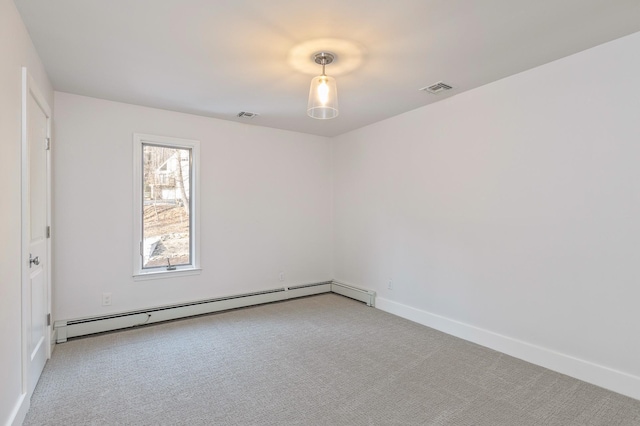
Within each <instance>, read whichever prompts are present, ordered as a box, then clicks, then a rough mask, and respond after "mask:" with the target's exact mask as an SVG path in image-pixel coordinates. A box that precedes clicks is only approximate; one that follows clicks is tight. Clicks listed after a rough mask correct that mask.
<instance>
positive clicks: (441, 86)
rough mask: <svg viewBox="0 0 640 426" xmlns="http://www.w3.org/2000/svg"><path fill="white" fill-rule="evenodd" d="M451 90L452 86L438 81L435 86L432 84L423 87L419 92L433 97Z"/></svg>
mask: <svg viewBox="0 0 640 426" xmlns="http://www.w3.org/2000/svg"><path fill="white" fill-rule="evenodd" d="M451 89H453V86H452V85H450V84H447V83H443V82H442V81H439V82H437V83H435V84H432V85H431V86H427V87H423V88H422V89H420V90H422V91H424V92H429V93H433V94H434V95H435V94H437V93H440V92H444V91H445V90H451Z"/></svg>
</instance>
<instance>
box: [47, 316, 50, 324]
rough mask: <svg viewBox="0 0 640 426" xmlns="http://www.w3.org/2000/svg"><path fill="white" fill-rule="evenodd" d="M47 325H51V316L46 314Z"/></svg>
mask: <svg viewBox="0 0 640 426" xmlns="http://www.w3.org/2000/svg"><path fill="white" fill-rule="evenodd" d="M47 325H51V314H47Z"/></svg>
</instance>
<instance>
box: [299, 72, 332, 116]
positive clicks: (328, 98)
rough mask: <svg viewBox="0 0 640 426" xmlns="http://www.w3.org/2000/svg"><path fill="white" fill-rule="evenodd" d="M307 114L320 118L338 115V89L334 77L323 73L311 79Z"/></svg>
mask: <svg viewBox="0 0 640 426" xmlns="http://www.w3.org/2000/svg"><path fill="white" fill-rule="evenodd" d="M307 114H308V115H309V117H312V118H318V119H320V120H327V119H329V118H335V117H337V116H338V90H337V88H336V79H335V78H333V77H329V76H327V75H324V74H323V75H319V76H317V77H314V78H313V80H311V88H310V89H309V103H308V105H307Z"/></svg>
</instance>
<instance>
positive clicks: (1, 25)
mask: <svg viewBox="0 0 640 426" xmlns="http://www.w3.org/2000/svg"><path fill="white" fill-rule="evenodd" d="M0 58H1V59H0V194H2V197H1V198H0V336H2V343H1V344H0V365H1V366H2V368H0V424H6V423H8V422H11V421H13V420H14V419H15V418H16V416H18V419H19V416H20V415H24V411H22V412H21V413H18V412H17V411H18V410H19V409H21V408H22V409H23V410H24V407H26V406H27V405H28V401H22V402H24V404H23V403H22V402H21V395H22V385H21V365H22V364H21V361H20V357H21V353H22V352H21V337H20V336H21V305H22V302H21V296H20V288H21V284H20V279H21V276H20V274H21V267H20V265H21V260H20V254H21V249H20V246H21V236H20V221H21V211H20V204H21V201H20V200H21V198H20V197H21V189H20V175H21V171H20V170H21V169H20V161H21V160H20V146H21V142H20V140H21V130H20V127H21V115H20V114H21V108H22V100H21V90H22V77H21V73H22V71H21V69H22V67H23V66H27V68H28V70H29V72H30V73H31V75H32V77H33V78H34V80H35V82H36V84H37V86H38V87H39V88H40V90H41V91H42V93H43V94H44V96H45V97H46V98H47V100H48V101H49V104H50V105H53V92H52V90H51V85H50V83H49V81H48V79H47V76H46V73H45V71H44V68H43V67H42V64H41V63H40V60H39V58H38V55H37V53H36V51H35V48H34V47H33V44H32V43H31V39H30V38H29V34H28V33H27V30H26V28H25V27H24V24H23V23H22V19H21V18H20V15H19V14H18V11H17V10H16V8H15V5H14V3H13V2H12V1H11V0H0Z"/></svg>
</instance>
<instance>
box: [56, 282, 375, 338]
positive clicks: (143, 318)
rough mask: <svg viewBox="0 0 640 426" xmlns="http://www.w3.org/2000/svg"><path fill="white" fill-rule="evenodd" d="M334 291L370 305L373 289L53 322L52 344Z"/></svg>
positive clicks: (324, 287)
mask: <svg viewBox="0 0 640 426" xmlns="http://www.w3.org/2000/svg"><path fill="white" fill-rule="evenodd" d="M329 292H334V293H337V294H340V295H343V296H347V297H350V298H352V299H356V300H359V301H361V302H364V303H366V304H367V305H368V306H374V301H375V292H373V291H368V290H362V289H359V288H356V287H353V286H350V285H347V284H343V283H339V282H336V281H325V282H321V283H313V284H302V285H297V286H291V287H281V288H276V289H273V290H265V291H260V292H255V293H246V294H240V295H235V296H227V297H219V298H216V299H209V300H201V301H198V302H192V303H185V304H180V305H171V306H162V307H157V308H151V309H146V310H140V311H132V312H124V313H119V314H113V315H106V316H101V317H91V318H83V319H75V320H68V321H56V322H55V323H54V329H55V331H56V333H57V338H56V343H64V342H66V341H67V339H71V338H73V337H80V336H87V335H90V334H96V333H103V332H106V331H113V330H119V329H124V328H130V327H137V326H141V325H148V324H154V323H158V322H163V321H170V320H174V319H179V318H187V317H192V316H196V315H204V314H210V313H214V312H220V311H226V310H229V309H237V308H243V307H246V306H253V305H261V304H263V303H271V302H277V301H281V300H287V299H295V298H298V297H304V296H311V295H314V294H321V293H329Z"/></svg>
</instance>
